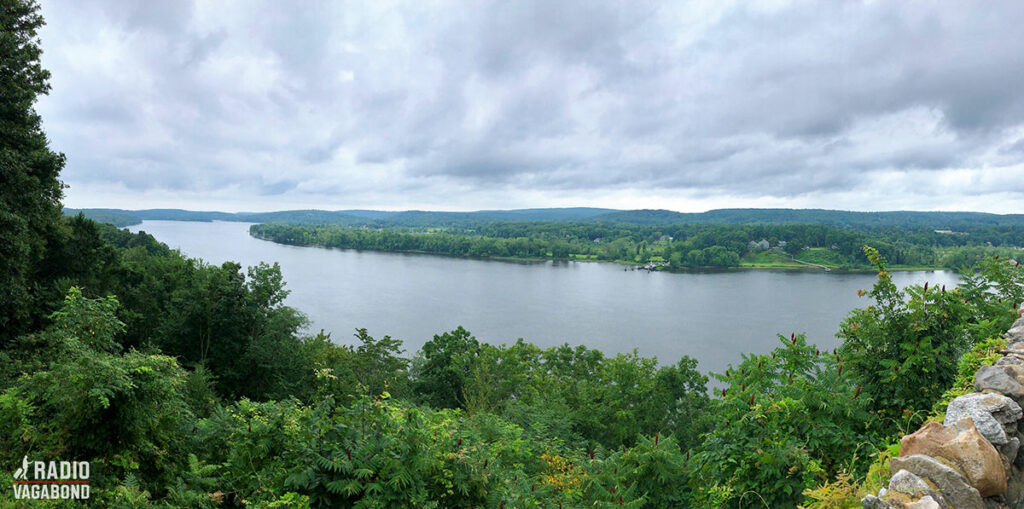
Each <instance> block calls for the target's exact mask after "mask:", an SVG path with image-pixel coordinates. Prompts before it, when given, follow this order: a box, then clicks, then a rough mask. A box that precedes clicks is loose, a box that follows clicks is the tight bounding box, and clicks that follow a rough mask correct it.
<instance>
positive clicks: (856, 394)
mask: <svg viewBox="0 0 1024 509" xmlns="http://www.w3.org/2000/svg"><path fill="white" fill-rule="evenodd" d="M857 396H860V386H859V385H858V386H857V392H856V393H854V395H853V399H857Z"/></svg>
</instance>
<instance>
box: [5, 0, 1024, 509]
mask: <svg viewBox="0 0 1024 509" xmlns="http://www.w3.org/2000/svg"><path fill="white" fill-rule="evenodd" d="M0 5H2V8H0V62H2V63H3V64H2V66H3V67H2V69H3V72H0V123H2V125H3V126H4V129H3V130H2V131H0V165H2V166H0V169H2V173H0V179H2V180H0V250H2V252H0V465H3V466H2V467H0V506H2V507H21V506H22V505H21V502H18V501H15V500H14V499H13V497H12V491H11V489H10V488H9V487H11V486H12V485H13V484H14V482H15V478H14V474H15V472H16V469H17V468H19V467H20V466H21V465H22V462H23V461H26V460H32V461H36V460H39V461H49V460H54V461H58V460H65V461H70V460H75V461H89V462H90V463H91V465H92V467H91V475H90V477H89V482H90V485H91V488H92V489H91V493H92V495H91V497H90V498H89V500H88V501H85V502H81V503H80V502H61V501H43V502H40V503H39V504H38V505H40V506H43V507H73V506H79V505H82V504H87V505H90V506H93V507H119V508H120V507H125V508H145V507H207V508H214V507H267V508H272V507H276V508H284V507H287V508H303V507H317V508H335V507H361V508H362V507H380V508H385V507H387V508H390V507H410V508H411V507H417V508H419V507H435V508H441V507H443V508H484V507H486V508H499V509H505V508H513V507H515V508H526V507H550V508H554V507H560V508H584V507H586V508H593V507H607V508H616V507H631V508H665V507H735V508H746V507H762V506H764V507H795V506H797V505H798V504H811V505H817V506H818V507H844V506H848V505H849V504H850V503H853V502H854V501H856V500H857V499H858V498H859V497H860V495H862V494H863V493H866V492H867V491H868V490H871V491H877V486H876V485H874V484H873V483H874V482H876V481H877V475H873V474H877V472H878V470H879V469H880V468H882V467H880V466H879V464H880V462H884V460H885V458H886V455H887V454H889V451H888V447H887V446H888V443H889V442H890V441H891V440H893V439H894V438H895V437H896V436H898V435H897V433H898V430H899V429H911V428H913V427H914V426H916V425H917V424H919V423H920V422H922V421H923V420H924V419H925V418H926V417H927V416H928V414H929V412H930V411H931V409H932V408H933V406H934V405H935V404H936V403H938V402H940V401H942V400H943V398H948V397H949V396H950V395H951V394H955V393H956V391H957V390H960V389H961V388H962V386H963V385H964V383H965V381H964V375H963V374H964V373H973V372H974V371H975V369H976V366H977V363H979V362H981V361H983V360H984V359H985V358H988V357H986V356H987V354H989V353H991V351H992V350H993V349H998V348H999V344H998V339H996V336H997V335H998V334H999V333H1001V332H1002V331H1004V330H1006V328H1007V327H1008V326H1009V324H1010V323H1011V322H1012V321H1013V320H1014V319H1015V318H1016V312H1015V311H1016V309H1017V307H1018V306H1019V303H1020V302H1021V301H1024V286H1022V284H1024V269H1021V268H1020V267H1019V264H1010V263H1007V261H1006V259H1005V258H996V257H988V258H986V259H985V260H984V261H983V262H982V263H981V264H980V266H979V267H978V272H977V273H975V272H974V271H969V272H967V273H965V274H964V283H963V284H962V285H961V286H960V287H959V288H945V287H943V288H935V287H931V288H929V287H928V286H927V285H925V286H923V287H919V286H918V287H910V288H908V289H906V290H905V291H903V290H899V289H897V288H896V286H895V285H894V284H893V283H892V280H891V277H890V274H889V272H888V270H887V266H886V260H885V259H884V257H883V255H882V254H880V253H879V250H876V249H874V248H871V247H864V246H863V245H856V244H859V243H860V242H861V241H863V240H864V239H863V238H860V237H856V236H855V234H853V233H851V232H849V231H846V230H838V229H828V230H822V232H819V233H821V234H823V235H835V236H836V237H835V238H836V240H835V242H837V243H842V245H844V246H846V245H847V244H849V246H851V247H849V248H846V247H844V248H843V249H851V250H852V249H858V250H861V252H862V253H864V254H865V255H866V256H867V258H868V260H869V261H870V263H872V264H873V266H874V267H875V270H877V271H878V275H879V277H878V282H877V284H876V285H875V286H874V288H872V289H870V290H865V292H864V295H865V298H866V300H865V307H864V308H863V309H857V310H853V311H852V312H851V313H850V315H849V316H848V318H847V319H846V320H844V321H843V323H842V324H837V330H838V334H839V336H840V337H841V338H843V340H844V343H843V346H842V347H841V348H839V349H838V350H837V351H835V352H822V351H818V350H817V349H815V347H813V346H811V345H809V344H808V343H807V342H806V341H805V338H804V337H803V336H802V335H801V334H798V333H794V334H791V335H780V336H779V337H778V347H777V348H776V349H774V350H773V351H772V352H768V353H762V354H741V353H739V352H737V359H736V363H735V364H734V365H733V366H730V367H729V368H728V369H727V370H726V371H725V372H724V373H711V374H709V375H705V374H701V373H699V372H698V371H697V370H696V362H695V361H694V360H693V359H691V358H688V357H683V358H681V359H661V360H660V362H659V360H657V359H653V358H644V357H640V356H638V355H636V354H619V355H616V356H608V355H605V354H603V353H602V352H600V351H596V350H592V349H589V348H586V347H585V346H578V345H563V346H560V347H554V348H549V349H541V348H538V347H536V346H535V345H532V344H530V343H529V342H528V341H518V342H515V343H513V344H511V345H489V344H483V343H480V342H478V341H477V340H476V339H475V338H474V337H473V335H472V334H471V333H470V332H469V331H466V330H464V329H462V328H457V329H455V330H452V331H447V332H443V331H439V333H438V334H437V335H435V336H433V338H432V339H431V340H430V341H428V342H426V344H425V345H424V347H423V348H422V350H421V351H419V352H403V350H402V343H401V341H400V340H399V339H397V338H390V337H382V338H374V337H371V336H370V335H369V334H368V333H367V331H365V330H361V329H360V330H355V331H354V334H355V341H352V342H351V343H352V346H349V345H348V344H346V343H348V342H347V341H346V339H347V338H345V337H344V336H347V335H348V334H349V333H352V332H353V331H333V333H334V334H335V336H334V337H332V336H331V333H329V332H320V333H313V334H310V333H308V332H307V331H306V330H305V329H304V325H305V320H304V318H303V315H302V314H301V312H300V311H299V310H295V309H292V308H290V307H288V306H285V305H284V304H283V301H284V298H285V296H286V295H287V289H286V282H285V281H284V280H283V278H282V276H281V272H280V270H279V268H278V267H277V266H276V265H267V264H260V265H258V266H255V267H248V268H243V267H241V266H239V265H238V264H236V263H231V262H227V263H224V264H222V265H219V266H215V265H209V264H205V263H202V262H200V261H198V260H195V259H190V258H188V257H186V256H184V255H183V254H181V253H180V252H177V251H174V250H171V249H169V248H168V247H167V246H165V245H163V244H161V243H160V242H158V240H157V239H154V238H153V237H151V236H149V235H146V234H143V233H139V234H132V233H129V232H127V231H125V230H119V229H117V228H115V227H113V226H110V225H100V224H97V223H96V222H93V221H91V220H89V219H87V218H85V217H83V216H79V215H76V216H72V217H62V214H61V204H60V200H61V198H62V195H61V192H62V191H61V190H62V184H61V182H60V180H59V173H60V171H61V169H62V167H63V164H64V157H63V156H62V155H61V154H60V153H57V152H55V151H53V150H52V149H51V148H50V147H49V143H48V140H47V138H46V135H45V134H44V133H43V131H42V128H41V121H40V118H39V116H38V115H37V114H36V112H35V110H34V109H33V105H34V104H35V101H36V99H37V98H38V96H39V95H40V94H44V93H46V92H47V90H48V85H47V79H48V75H47V73H46V71H44V70H43V69H42V68H41V67H40V65H39V43H38V40H37V39H36V34H37V30H38V29H39V27H40V26H41V24H42V22H43V20H42V18H41V17H40V15H39V13H38V8H37V6H36V5H35V4H34V3H33V2H28V1H24V0H2V2H0ZM186 217H189V216H188V215H186ZM190 217H193V218H194V217H195V216H190ZM591 227H593V228H605V229H604V230H595V231H594V232H590V233H595V232H598V231H599V232H601V233H600V235H601V236H602V238H604V236H607V237H608V238H613V237H615V236H616V235H620V234H621V237H622V238H629V239H632V242H634V243H637V244H642V243H643V242H644V241H645V238H644V237H642V236H636V237H631V235H634V233H635V232H636V230H634V229H618V228H619V227H617V226H610V225H600V224H594V225H591ZM275 228H281V227H276V226H275ZM490 228H492V229H491V230H487V231H488V235H487V236H483V237H482V238H487V239H511V240H509V242H516V239H519V238H521V237H520V236H521V232H520V231H519V230H517V228H526V229H527V231H530V232H543V231H544V228H547V227H546V226H543V225H542V226H537V225H527V226H516V225H512V226H509V225H494V226H491V227H490ZM553 228H554V229H553V230H552V231H551V233H550V234H549V235H551V236H558V235H562V233H563V232H562V231H561V230H558V228H560V227H557V226H556V227H553ZM680 228H684V227H682V226H681V227H680ZM686 228H689V227H686ZM736 228H740V227H736ZM742 228H751V230H742V229H737V230H729V229H725V230H716V229H712V230H707V231H704V230H701V229H700V228H696V229H693V230H687V229H683V230H678V231H669V230H665V231H662V232H661V235H666V234H667V235H672V234H673V233H675V235H678V236H679V238H680V239H682V238H684V236H685V238H686V240H679V242H694V244H693V245H692V246H690V247H693V248H694V249H705V248H698V247H696V246H699V245H701V244H699V241H698V240H693V239H700V238H702V237H701V236H702V235H707V237H708V238H709V239H711V238H714V239H721V238H723V237H728V236H729V235H734V234H735V235H734V236H735V238H736V240H735V241H736V242H744V243H745V242H747V238H748V236H749V235H750V234H753V235H754V236H755V237H757V236H760V235H762V234H768V233H769V232H776V231H778V232H785V233H786V234H787V235H793V236H794V237H793V238H794V239H796V238H800V237H799V236H800V235H804V234H807V233H808V232H807V231H805V230H804V229H806V228H811V227H799V226H792V227H790V226H786V227H785V228H789V229H784V230H770V229H765V230H757V228H767V227H764V226H743V227H742ZM820 228H825V227H820ZM280 231H282V232H289V231H293V230H286V229H282V230H280ZM294 231H296V232H306V231H315V232H319V233H321V234H323V235H329V234H334V233H337V234H338V235H341V234H343V233H344V234H347V233H348V232H349V231H355V232H361V231H362V230H345V229H338V230H331V229H322V230H294ZM644 231H646V230H644ZM679 232H683V234H680V233H679ZM738 232H745V233H746V235H739V234H738ZM755 232H756V233H755ZM590 233H586V234H584V233H580V234H579V236H578V237H576V238H577V239H584V238H587V235H589V234H590ZM360 234H361V233H360ZM652 234H653V233H652ZM366 235H368V237H367V238H368V239H370V240H369V241H372V242H378V241H389V242H390V241H391V240H390V239H394V241H395V242H404V241H405V240H406V238H407V237H404V235H413V234H412V233H398V232H389V231H383V232H377V233H373V232H367V233H366ZM417 235H418V234H417ZM424 235H426V234H424ZM446 235H449V234H446ZM450 235H451V237H452V240H453V242H454V241H457V240H458V239H459V238H461V237H466V236H465V235H462V236H460V235H455V234H450ZM851 235H853V236H851ZM538 236H539V237H541V238H543V237H544V235H543V234H539V233H538ZM417 238H419V237H417ZM424 238H427V239H429V238H432V237H424ZM434 238H445V237H439V236H437V237H434ZM615 238H618V237H615ZM949 238H951V239H952V238H953V237H949ZM570 240H571V239H569V240H566V242H567V243H570ZM589 242H590V243H592V244H599V243H595V242H593V239H590V240H589ZM673 242H674V241H673ZM708 242H709V243H711V240H709V241H708ZM716 242H718V241H717V240H716ZM794 242H795V243H796V244H797V245H799V244H800V242H799V241H796V240H794ZM950 242H954V241H953V240H951V241H950ZM526 243H527V246H529V241H526ZM602 243H603V241H602ZM570 245H571V243H570ZM709 245H711V244H709ZM787 245H788V244H787ZM626 246H627V250H628V249H631V247H632V245H631V244H627V245H626ZM715 246H721V244H713V245H711V247H709V248H707V249H713V248H714V247H715ZM673 249H674V248H673ZM891 249H893V250H894V251H892V252H895V253H898V252H899V251H898V249H897V248H896V247H895V246H893V247H891ZM676 252H678V251H675V250H673V251H672V252H671V254H669V257H670V258H671V257H672V256H674V254H675V253H676ZM337 291H339V292H349V291H351V292H358V291H361V289H358V288H338V289H337ZM737 308H738V309H737V311H736V316H735V319H736V320H743V314H742V309H739V308H740V306H737ZM395 319H396V320H400V319H401V317H400V316H398V317H395ZM965 354H966V355H965ZM958 360H959V362H958ZM707 376H711V377H713V378H715V379H717V380H718V381H720V382H721V387H722V388H721V389H719V390H717V391H715V392H714V393H713V394H709V392H708V390H707V381H708V378H707ZM844 504H845V505H844Z"/></svg>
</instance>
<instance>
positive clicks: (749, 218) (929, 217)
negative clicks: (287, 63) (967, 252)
mask: <svg viewBox="0 0 1024 509" xmlns="http://www.w3.org/2000/svg"><path fill="white" fill-rule="evenodd" d="M593 220H595V221H602V222H609V223H627V224H655V225H670V224H695V223H707V224H753V223H762V224H825V225H829V226H836V227H840V228H854V227H856V228H886V227H901V228H931V229H950V230H958V229H961V228H964V227H967V226H971V227H975V228H976V227H978V226H1024V214H988V213H984V212H915V211H892V212H853V211H846V210H825V209H716V210H709V211H707V212H697V213H683V212H673V211H671V210H623V211H615V212H609V213H607V214H603V215H599V216H596V217H594V218H593Z"/></svg>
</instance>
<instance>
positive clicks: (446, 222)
mask: <svg viewBox="0 0 1024 509" xmlns="http://www.w3.org/2000/svg"><path fill="white" fill-rule="evenodd" d="M78 212H82V213H83V214H85V216H86V217H88V218H90V219H94V220H96V221H100V222H104V223H110V224H113V225H115V226H128V225H132V224H138V223H139V222H140V221H143V220H171V221H242V222H251V223H289V224H337V225H344V226H368V227H375V228H384V227H406V228H430V227H458V228H475V227H478V226H481V225H485V224H492V223H499V222H571V223H585V222H600V223H611V224H636V225H678V224H703V223H706V224H755V223H762V224H824V225H829V226H836V227H839V228H917V229H920V228H927V229H936V230H953V231H961V230H968V229H975V228H978V227H1024V214H987V213H984V212H915V211H892V212H852V211H844V210H825V209H716V210H709V211H707V212H693V213H684V212H674V211H671V210H660V209H658V210H651V209H645V210H616V209H603V208H590V207H572V208H535V209H513V210H478V211H475V212H438V211H424V210H406V211H383V210H364V209H352V210H336V211H329V210H284V211H278V212H235V213H232V212H216V211H191V210H180V209H147V210H122V209H65V210H64V213H65V214H66V215H73V214H77V213H78Z"/></svg>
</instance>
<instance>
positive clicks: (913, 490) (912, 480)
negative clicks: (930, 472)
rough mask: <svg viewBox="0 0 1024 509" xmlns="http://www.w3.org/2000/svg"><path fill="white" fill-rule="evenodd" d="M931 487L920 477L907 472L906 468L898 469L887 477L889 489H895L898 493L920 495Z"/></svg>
mask: <svg viewBox="0 0 1024 509" xmlns="http://www.w3.org/2000/svg"><path fill="white" fill-rule="evenodd" d="M930 489H931V488H930V487H928V483H926V482H924V480H923V479H921V478H920V477H918V476H916V475H914V474H912V473H910V472H907V471H906V470H900V471H899V472H896V474H894V475H893V476H892V479H889V491H896V492H899V493H905V494H907V495H911V496H920V494H921V493H924V492H926V491H928V490H930Z"/></svg>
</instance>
